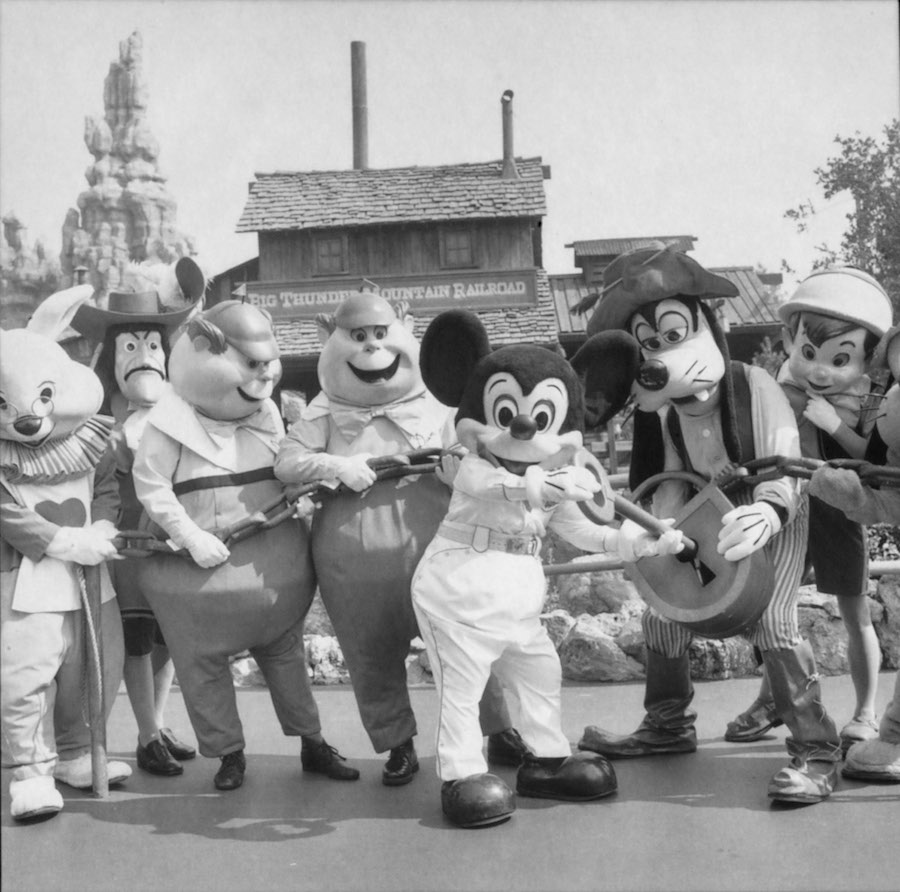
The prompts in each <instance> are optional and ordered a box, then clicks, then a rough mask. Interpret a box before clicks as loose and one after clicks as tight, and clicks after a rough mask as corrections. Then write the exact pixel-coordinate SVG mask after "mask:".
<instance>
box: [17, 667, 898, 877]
mask: <svg viewBox="0 0 900 892" xmlns="http://www.w3.org/2000/svg"><path fill="white" fill-rule="evenodd" d="M824 687H825V697H826V703H827V705H828V707H829V709H830V711H831V712H832V713H833V714H834V716H835V717H836V719H837V721H838V722H843V721H846V719H847V718H849V714H850V710H851V709H852V706H853V703H852V688H851V685H850V681H849V678H847V677H839V678H828V679H825V681H824ZM755 688H756V682H755V681H754V680H752V679H743V680H737V681H728V682H708V683H704V684H699V685H698V686H697V697H696V700H695V704H696V706H697V708H698V710H699V713H700V719H699V722H698V732H699V735H700V738H701V746H700V749H699V751H698V752H697V753H696V754H693V755H688V756H674V757H663V758H657V759H651V760H638V761H629V762H617V763H616V768H617V772H618V777H619V788H620V790H619V793H618V794H617V795H616V796H614V797H611V798H609V799H606V800H601V801H599V802H596V803H592V804H586V805H572V804H565V803H554V802H547V801H542V800H528V799H520V800H519V810H518V811H517V813H516V814H515V816H514V817H513V819H512V820H511V821H509V822H508V823H506V824H503V825H501V826H498V827H494V828H489V829H484V830H468V831H466V830H459V829H456V828H453V827H451V826H449V825H447V824H446V823H445V822H444V821H443V819H442V817H441V814H440V805H439V781H438V779H437V777H436V776H435V774H434V758H433V756H434V747H433V743H432V740H431V735H432V729H433V728H434V721H435V696H434V691H433V690H432V689H427V688H425V689H417V690H414V691H413V701H414V706H415V708H416V712H417V715H418V717H419V724H420V728H421V730H422V733H421V735H420V737H419V738H418V748H419V752H420V755H421V756H422V763H423V764H422V771H421V772H420V773H419V775H418V777H417V778H416V780H415V781H414V782H413V783H412V784H410V785H409V786H406V787H400V788H390V789H389V788H387V787H384V786H383V785H382V784H381V782H380V772H381V765H382V762H383V759H382V757H377V756H375V755H374V754H373V753H372V752H371V749H370V747H369V744H368V740H367V738H366V737H365V735H364V732H363V730H362V727H361V726H360V723H359V719H358V717H357V714H356V709H355V704H354V701H353V695H352V692H351V691H350V690H348V689H346V688H338V689H331V688H317V694H318V700H319V703H320V708H321V712H322V717H323V724H324V728H325V733H326V736H327V738H328V739H329V740H330V741H331V742H332V743H334V744H337V745H339V747H340V748H341V750H342V751H343V752H344V753H345V754H346V755H347V756H349V757H350V758H351V760H352V762H353V763H354V764H355V765H357V766H358V767H359V768H360V769H361V771H362V773H363V776H362V778H361V779H360V780H359V781H356V782H353V783H338V782H335V781H329V780H326V779H324V778H321V777H318V776H310V775H304V774H302V772H301V771H300V766H299V758H298V745H297V742H296V741H293V740H288V739H286V738H284V737H283V736H281V734H280V732H279V731H278V730H277V726H276V724H275V718H274V714H273V712H272V710H271V706H270V703H269V700H268V696H267V694H266V692H265V691H262V690H244V691H241V692H239V695H238V697H239V706H240V709H241V712H242V715H243V718H244V722H245V726H246V733H247V739H248V748H247V752H248V759H249V766H248V773H247V779H246V782H245V784H244V786H243V787H242V788H241V789H240V790H238V791H236V792H233V793H218V792H217V791H216V790H215V789H214V788H213V786H212V775H213V773H214V771H215V767H216V766H217V764H218V763H217V762H213V761H212V760H207V759H203V758H198V759H196V760H195V761H194V762H189V763H187V768H186V771H185V773H184V775H183V776H182V777H181V778H175V779H164V778H156V777H152V776H150V775H147V774H143V773H141V772H138V771H137V769H135V774H134V775H133V776H132V778H131V779H130V780H129V781H128V783H127V785H126V786H123V787H121V788H119V789H115V790H113V791H112V793H111V796H110V798H109V799H108V800H105V801H101V800H98V799H94V798H93V797H92V796H91V795H90V794H82V793H78V792H77V791H69V790H68V789H67V788H64V789H65V790H66V792H65V796H66V806H65V809H64V810H63V811H62V813H61V814H59V815H58V816H57V817H55V818H53V819H52V820H48V821H45V822H43V823H39V824H35V825H30V826H22V825H19V824H16V823H15V822H13V821H11V819H10V817H9V801H8V795H7V787H8V783H9V772H8V771H4V772H2V811H0V823H2V866H3V877H2V889H3V890H4V892H6V890H8V892H54V890H66V892H81V890H90V892H104V890H114V892H144V890H147V892H150V890H153V892H188V890H191V892H193V890H197V892H202V890H218V892H230V890H235V892H256V890H260V892H262V890H265V892H270V890H275V889H285V890H291V892H301V890H336V892H352V890H385V892H387V890H391V892H401V890H410V892H430V890H467V892H470V890H494V892H501V890H508V889H509V890H511V889H515V890H523V892H524V890H539V892H551V890H577V889H583V890H591V892H599V890H607V889H610V890H641V892H649V890H655V889H660V890H695V892H700V890H753V892H757V890H788V889H790V890H798V889H809V890H817V892H825V890H897V889H898V888H900V845H898V828H900V785H880V786H871V785H865V784H861V783H856V782H851V781H843V782H842V784H841V786H840V788H839V789H838V791H837V792H836V793H835V795H833V796H832V797H831V799H830V800H828V801H827V802H824V803H821V804H819V805H815V806H806V807H799V808H790V807H778V806H773V805H771V804H770V802H769V800H768V799H767V798H766V783H767V780H768V778H769V776H770V775H771V774H773V773H774V772H775V771H776V770H777V769H778V768H779V767H781V765H782V764H783V762H784V755H783V753H784V749H783V737H784V729H783V728H780V729H778V731H777V732H776V733H774V734H773V736H772V738H771V739H769V740H766V741H760V742H759V743H755V744H747V745H735V744H728V743H725V742H724V741H723V740H722V732H723V730H724V726H725V723H726V721H727V720H728V719H729V718H731V717H732V715H733V714H734V713H735V712H736V711H739V710H740V709H741V708H744V707H745V706H746V705H747V704H748V703H749V701H750V700H751V699H752V697H753V694H754V692H755ZM892 689H893V677H892V676H891V675H884V676H882V680H881V689H880V693H879V703H880V704H883V703H885V702H886V701H887V699H888V697H889V696H890V693H891V690H892ZM642 694H643V688H642V686H641V685H634V684H630V685H603V686H599V685H596V686H595V685H590V686H580V685H573V686H567V687H566V688H565V690H564V696H563V705H564V718H565V726H566V728H565V730H566V732H567V734H568V735H569V737H570V739H572V740H573V741H574V740H577V739H578V737H579V735H580V733H581V730H582V728H583V726H584V725H585V724H591V723H600V724H604V725H605V726H606V727H608V728H611V729H612V730H616V731H621V732H625V731H628V730H631V728H632V727H633V726H634V725H635V724H636V723H637V722H638V721H639V720H640V717H641V715H642V707H641V699H642ZM169 714H170V717H171V724H172V725H173V727H175V728H176V729H178V730H180V731H183V732H185V736H186V737H189V736H190V728H189V725H188V722H187V719H186V717H185V713H184V708H183V704H182V701H181V698H180V696H179V695H178V694H177V693H173V697H172V703H171V706H170V710H169ZM108 734H109V749H110V753H111V755H113V756H115V757H117V758H124V759H126V760H128V761H131V762H132V764H133V761H134V743H135V734H136V732H135V726H134V722H133V719H132V717H131V714H130V711H129V707H128V702H127V700H126V698H125V697H124V695H122V694H120V695H119V697H118V698H117V701H116V704H115V706H114V709H113V715H112V719H111V722H110V727H109V732H108ZM498 773H500V774H502V775H503V776H504V777H506V779H507V780H508V782H510V784H511V785H513V784H514V772H513V771H512V770H501V771H499V772H498Z"/></svg>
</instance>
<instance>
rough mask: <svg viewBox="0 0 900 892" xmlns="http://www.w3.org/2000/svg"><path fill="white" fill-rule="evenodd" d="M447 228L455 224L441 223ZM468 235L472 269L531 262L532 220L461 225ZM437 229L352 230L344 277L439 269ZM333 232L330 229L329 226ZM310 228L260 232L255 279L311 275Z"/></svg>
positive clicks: (522, 266) (312, 237) (515, 266)
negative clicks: (467, 228) (473, 257)
mask: <svg viewBox="0 0 900 892" xmlns="http://www.w3.org/2000/svg"><path fill="white" fill-rule="evenodd" d="M446 225H447V227H448V228H450V227H454V226H456V225H458V224H451V223H448V224H446ZM466 226H467V227H470V228H471V230H472V233H473V241H474V252H475V263H476V266H475V268H476V269H480V270H492V269H493V270H507V269H528V268H530V267H534V266H536V263H535V256H534V240H533V238H532V233H533V229H534V221H529V220H490V221H473V222H472V223H469V224H466ZM439 231H440V230H439V227H438V226H434V225H431V226H427V225H407V226H378V227H371V228H360V229H351V230H348V231H347V236H348V239H347V241H348V264H347V276H348V277H351V276H366V277H368V278H376V277H377V276H379V275H384V276H387V275H392V276H393V275H414V274H423V273H429V272H434V271H437V270H439V269H440V239H439ZM328 232H329V234H333V233H334V232H335V230H328ZM315 235H316V233H315V231H312V232H310V231H296V230H290V231H281V232H260V233H259V235H258V238H259V278H260V281H264V282H288V281H293V280H297V279H311V278H313V277H314V276H313V270H314V268H315V267H314V244H315Z"/></svg>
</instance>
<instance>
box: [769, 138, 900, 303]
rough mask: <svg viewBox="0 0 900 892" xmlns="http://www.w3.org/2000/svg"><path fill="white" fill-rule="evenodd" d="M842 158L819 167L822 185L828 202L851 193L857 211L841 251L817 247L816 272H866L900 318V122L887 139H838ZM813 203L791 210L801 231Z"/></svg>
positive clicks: (851, 215)
mask: <svg viewBox="0 0 900 892" xmlns="http://www.w3.org/2000/svg"><path fill="white" fill-rule="evenodd" d="M834 141H835V142H836V143H837V144H838V145H839V146H840V147H841V151H840V154H839V155H837V156H836V157H834V158H829V159H828V160H827V161H826V162H825V165H824V166H823V167H819V168H816V170H815V174H816V178H817V183H818V185H820V186H821V187H822V191H823V193H824V196H825V198H826V199H829V198H833V197H834V196H835V195H837V194H838V193H840V192H844V191H846V192H849V193H850V195H851V196H852V197H853V201H854V209H853V210H852V211H851V212H850V213H848V214H847V229H846V231H845V232H844V235H843V238H842V240H841V245H840V247H839V248H838V249H837V250H835V249H832V248H830V247H829V246H827V245H824V244H823V245H818V246H816V251H817V252H818V254H819V256H818V257H817V258H816V259H815V261H814V262H813V267H814V268H821V267H823V266H827V265H829V264H833V263H840V264H846V265H849V266H855V267H858V268H859V269H863V270H865V271H866V272H868V273H870V274H871V275H873V276H874V277H875V278H876V279H878V281H879V282H881V284H882V285H883V286H884V288H885V290H886V291H887V292H888V294H889V295H890V296H891V300H892V301H893V303H894V311H895V316H898V315H900V120H895V121H893V122H892V123H891V124H889V125H888V126H886V127H885V128H884V141H883V142H878V141H877V140H876V139H874V138H873V137H867V136H866V137H864V136H862V135H861V134H860V133H859V132H858V131H857V133H856V134H855V135H854V136H850V137H841V136H836V137H835V140H834ZM815 214H816V209H815V208H814V207H813V204H812V201H807V202H804V203H801V204H800V206H799V207H797V208H794V209H793V210H789V211H786V212H785V217H787V218H788V219H790V220H793V221H794V222H795V223H796V225H797V230H798V231H799V232H805V231H806V230H807V228H808V220H809V219H810V218H811V217H813V216H815Z"/></svg>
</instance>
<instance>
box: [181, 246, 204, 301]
mask: <svg viewBox="0 0 900 892" xmlns="http://www.w3.org/2000/svg"><path fill="white" fill-rule="evenodd" d="M175 278H176V279H177V280H178V287H179V288H181V293H182V294H183V295H184V297H185V299H186V300H187V301H188V302H189V303H190V302H193V301H195V300H197V298H199V297H202V296H203V292H204V291H206V276H204V275H203V270H202V269H200V267H199V265H198V264H197V262H196V261H195V260H191V258H190V257H182V258H181V259H180V260H179V261H178V262H177V263H176V264H175Z"/></svg>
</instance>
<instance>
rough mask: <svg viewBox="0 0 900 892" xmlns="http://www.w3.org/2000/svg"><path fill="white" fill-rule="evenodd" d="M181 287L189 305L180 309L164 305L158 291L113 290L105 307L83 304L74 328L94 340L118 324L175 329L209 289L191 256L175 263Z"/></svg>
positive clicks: (101, 338)
mask: <svg viewBox="0 0 900 892" xmlns="http://www.w3.org/2000/svg"><path fill="white" fill-rule="evenodd" d="M175 275H176V277H177V279H178V284H179V287H180V288H181V291H182V293H183V294H184V296H185V298H187V300H189V301H191V303H189V304H188V305H187V306H184V307H179V308H178V309H176V310H173V309H170V308H168V307H166V306H164V305H163V303H162V301H161V300H160V298H159V293H158V292H156V291H111V292H110V293H109V298H108V301H107V305H106V307H105V308H101V307H98V306H96V305H95V304H92V303H85V304H82V305H81V306H80V307H79V308H78V311H77V312H76V313H75V316H74V317H73V319H72V323H71V324H72V328H74V329H75V330H76V331H77V332H79V333H80V334H82V335H84V336H85V337H87V338H91V339H92V340H96V341H102V340H103V338H104V337H105V336H106V332H107V330H108V329H110V328H111V327H112V326H114V325H129V326H137V325H141V324H145V325H148V324H152V325H161V326H163V328H166V329H168V330H170V331H171V330H173V329H175V328H177V327H178V326H179V325H181V323H182V322H184V320H185V319H187V317H188V316H189V315H190V314H191V313H192V312H193V310H194V308H195V307H196V305H197V301H198V300H199V299H200V298H202V296H203V292H204V290H205V288H206V281H205V279H204V278H203V273H202V272H201V271H200V268H199V267H198V266H197V264H196V263H194V261H192V260H190V258H182V259H181V260H179V261H178V263H177V264H176V265H175Z"/></svg>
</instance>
